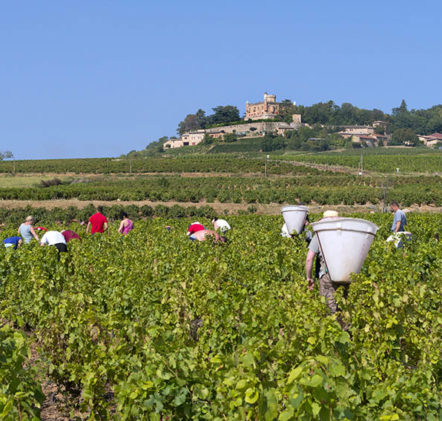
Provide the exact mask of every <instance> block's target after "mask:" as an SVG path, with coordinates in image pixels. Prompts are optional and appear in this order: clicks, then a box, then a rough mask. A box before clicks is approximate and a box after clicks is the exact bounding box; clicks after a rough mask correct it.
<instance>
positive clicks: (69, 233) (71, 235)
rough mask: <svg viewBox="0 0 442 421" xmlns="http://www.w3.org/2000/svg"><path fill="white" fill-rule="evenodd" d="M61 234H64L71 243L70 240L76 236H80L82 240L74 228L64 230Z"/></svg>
mask: <svg viewBox="0 0 442 421" xmlns="http://www.w3.org/2000/svg"><path fill="white" fill-rule="evenodd" d="M61 234H62V235H63V237H64V239H65V241H66V244H67V243H69V241H71V240H73V239H74V238H78V239H79V240H81V238H80V236H79V235H78V234H77V233H76V232H75V231H72V230H63V231H62V232H61Z"/></svg>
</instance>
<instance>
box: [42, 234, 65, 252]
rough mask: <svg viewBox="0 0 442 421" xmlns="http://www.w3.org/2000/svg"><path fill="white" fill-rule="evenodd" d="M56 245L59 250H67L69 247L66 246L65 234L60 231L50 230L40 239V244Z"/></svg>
mask: <svg viewBox="0 0 442 421" xmlns="http://www.w3.org/2000/svg"><path fill="white" fill-rule="evenodd" d="M46 244H47V245H49V246H55V248H56V249H57V250H58V251H59V252H66V251H68V248H67V246H66V239H65V238H64V235H63V234H62V233H61V232H59V231H48V232H46V234H45V235H43V237H42V238H41V240H40V245H41V246H45V245H46Z"/></svg>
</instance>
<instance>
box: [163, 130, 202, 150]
mask: <svg viewBox="0 0 442 421" xmlns="http://www.w3.org/2000/svg"><path fill="white" fill-rule="evenodd" d="M204 134H205V130H195V131H192V132H187V133H184V134H183V135H182V136H181V138H179V139H171V140H168V141H167V142H165V143H164V145H163V149H175V148H181V147H183V146H195V145H198V144H199V143H201V142H202V140H203V139H204Z"/></svg>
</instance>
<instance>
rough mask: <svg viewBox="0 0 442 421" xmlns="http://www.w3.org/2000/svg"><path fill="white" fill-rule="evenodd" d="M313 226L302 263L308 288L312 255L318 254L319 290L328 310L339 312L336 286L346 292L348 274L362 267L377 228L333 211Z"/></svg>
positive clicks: (349, 275) (311, 280) (311, 279)
mask: <svg viewBox="0 0 442 421" xmlns="http://www.w3.org/2000/svg"><path fill="white" fill-rule="evenodd" d="M312 225H313V230H314V232H315V235H314V236H313V239H312V241H311V243H310V245H309V251H308V253H307V258H306V262H305V271H306V276H307V282H308V287H309V289H313V285H314V284H313V278H312V267H313V258H314V256H315V255H319V259H320V263H321V268H320V273H319V293H320V295H322V296H324V297H325V300H326V303H327V307H328V308H329V310H330V313H331V314H334V313H336V312H337V311H338V307H337V304H336V300H335V292H336V290H337V288H339V286H341V285H342V286H343V287H344V288H345V291H344V296H345V295H346V294H347V292H348V286H349V284H350V282H351V281H352V279H351V274H352V273H359V271H360V270H361V268H362V265H363V263H364V261H365V258H366V257H367V253H368V250H369V249H370V246H371V243H372V242H373V239H374V236H375V235H376V232H377V230H378V227H377V226H376V225H375V224H373V223H372V222H370V221H366V220H364V219H357V218H340V217H339V215H338V213H337V212H336V211H330V210H329V211H326V212H324V215H323V219H321V220H320V221H318V222H315V223H314V224H312ZM338 320H339V319H338Z"/></svg>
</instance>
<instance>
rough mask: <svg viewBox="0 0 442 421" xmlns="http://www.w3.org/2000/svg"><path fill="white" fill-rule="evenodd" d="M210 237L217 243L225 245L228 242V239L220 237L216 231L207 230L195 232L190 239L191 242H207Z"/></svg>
mask: <svg viewBox="0 0 442 421" xmlns="http://www.w3.org/2000/svg"><path fill="white" fill-rule="evenodd" d="M209 237H213V240H214V241H215V242H218V241H220V242H221V243H225V242H226V241H227V239H226V237H223V236H221V235H219V234H218V233H217V232H216V231H212V230H206V229H205V230H199V231H197V232H195V233H194V234H192V235H191V236H190V237H189V240H196V241H206V240H207V239H208V238H209Z"/></svg>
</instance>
